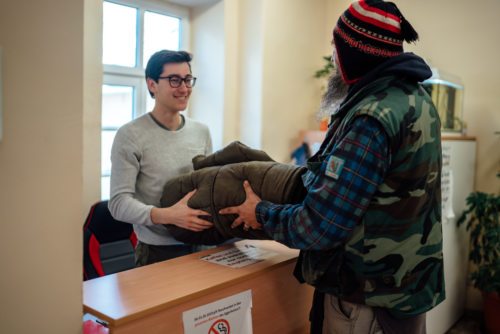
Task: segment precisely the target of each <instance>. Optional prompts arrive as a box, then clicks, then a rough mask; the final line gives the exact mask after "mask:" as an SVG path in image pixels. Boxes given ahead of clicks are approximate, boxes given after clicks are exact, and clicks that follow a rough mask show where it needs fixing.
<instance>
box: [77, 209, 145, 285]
mask: <svg viewBox="0 0 500 334" xmlns="http://www.w3.org/2000/svg"><path fill="white" fill-rule="evenodd" d="M136 244H137V237H136V235H135V233H134V229H133V227H132V224H128V223H124V222H121V221H118V220H116V219H114V218H113V217H112V216H111V213H110V212H109V209H108V201H101V202H98V203H96V204H94V205H92V207H91V208H90V212H89V214H88V216H87V219H86V221H85V224H84V225H83V279H84V280H89V279H92V278H96V277H100V276H104V275H108V274H113V273H117V272H120V271H124V270H127V269H131V268H134V267H135V261H134V249H135V245H136Z"/></svg>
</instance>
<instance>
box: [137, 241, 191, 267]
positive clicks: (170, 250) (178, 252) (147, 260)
mask: <svg viewBox="0 0 500 334" xmlns="http://www.w3.org/2000/svg"><path fill="white" fill-rule="evenodd" d="M194 251H195V247H194V246H192V245H169V246H156V245H148V244H145V243H143V242H140V241H139V242H137V246H136V247H135V266H136V267H142V266H145V265H148V264H152V263H156V262H161V261H165V260H170V259H173V258H176V257H179V256H183V255H187V254H191V253H193V252H194Z"/></svg>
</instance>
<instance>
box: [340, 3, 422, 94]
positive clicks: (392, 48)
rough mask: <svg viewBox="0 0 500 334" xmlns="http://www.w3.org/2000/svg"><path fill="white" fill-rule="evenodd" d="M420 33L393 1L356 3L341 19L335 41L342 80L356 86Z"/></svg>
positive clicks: (414, 39) (397, 53) (399, 52)
mask: <svg viewBox="0 0 500 334" xmlns="http://www.w3.org/2000/svg"><path fill="white" fill-rule="evenodd" d="M417 39H418V34H417V32H416V31H415V30H414V29H413V27H412V26H411V25H410V23H409V22H408V21H406V19H405V18H404V17H403V15H402V14H401V12H400V11H399V9H398V7H396V5H395V4H394V3H392V2H385V1H382V0H359V1H354V2H353V3H352V4H351V5H350V6H349V8H348V9H347V10H346V11H345V12H344V13H343V14H342V15H341V16H340V18H339V20H338V22H337V25H336V26H335V28H334V30H333V42H334V44H335V49H336V52H337V60H338V63H339V67H340V72H341V74H342V78H343V79H344V81H345V82H346V83H347V84H349V85H350V84H353V83H355V82H356V81H358V80H359V79H360V78H362V77H363V76H364V75H365V74H366V73H368V72H369V71H370V70H372V69H374V68H375V67H377V66H378V65H380V64H381V63H383V62H384V61H386V60H387V59H389V58H391V57H395V56H397V55H399V54H401V53H402V52H403V41H406V42H414V41H416V40H417Z"/></svg>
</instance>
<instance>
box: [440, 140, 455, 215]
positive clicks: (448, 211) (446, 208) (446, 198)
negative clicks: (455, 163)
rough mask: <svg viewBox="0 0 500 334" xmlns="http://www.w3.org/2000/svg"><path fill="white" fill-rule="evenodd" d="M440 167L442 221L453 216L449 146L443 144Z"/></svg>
mask: <svg viewBox="0 0 500 334" xmlns="http://www.w3.org/2000/svg"><path fill="white" fill-rule="evenodd" d="M442 152H443V158H442V161H443V166H442V169H441V210H442V221H443V223H446V222H448V220H449V219H453V218H455V212H454V211H453V170H452V169H451V147H450V146H447V145H443V147H442Z"/></svg>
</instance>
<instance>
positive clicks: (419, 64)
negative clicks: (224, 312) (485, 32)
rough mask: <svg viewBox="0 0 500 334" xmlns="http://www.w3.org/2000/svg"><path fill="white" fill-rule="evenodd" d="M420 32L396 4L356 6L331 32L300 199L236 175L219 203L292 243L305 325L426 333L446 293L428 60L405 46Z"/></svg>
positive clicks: (436, 126)
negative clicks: (240, 192) (318, 128)
mask: <svg viewBox="0 0 500 334" xmlns="http://www.w3.org/2000/svg"><path fill="white" fill-rule="evenodd" d="M417 39H418V34H417V33H416V31H415V30H414V29H413V27H412V26H411V25H410V23H409V22H408V21H407V20H406V19H405V18H404V17H403V15H402V14H401V12H400V11H399V9H398V8H397V6H396V5H395V4H393V3H390V2H384V1H381V0H361V1H355V2H353V3H352V4H351V5H350V6H349V8H348V9H347V10H346V11H345V12H344V13H343V14H342V15H341V16H340V18H339V20H338V22H337V24H336V26H335V28H334V30H333V43H332V44H333V46H334V50H333V55H332V61H333V62H334V65H335V67H336V69H337V73H336V75H334V77H333V78H332V79H331V80H330V84H329V88H328V91H327V93H326V94H325V97H324V100H323V103H322V111H323V112H327V113H329V114H331V121H330V125H329V128H328V132H327V134H326V138H325V140H324V141H323V143H322V145H321V147H320V149H319V151H318V152H317V153H316V154H315V155H314V156H313V157H311V158H310V159H309V160H308V163H307V167H308V171H307V172H306V174H305V175H304V177H303V182H304V186H305V188H306V189H307V195H306V196H305V199H304V200H303V202H302V203H299V204H285V205H283V204H280V205H278V204H274V203H270V202H268V201H265V200H261V199H260V198H259V197H258V196H257V195H256V194H255V193H254V192H253V191H252V188H251V186H250V184H249V183H248V182H247V181H245V182H244V188H245V191H246V200H245V202H244V203H243V204H241V205H240V206H235V207H229V208H225V209H223V210H221V211H220V213H222V214H236V215H238V218H236V220H235V221H234V223H233V226H235V227H236V226H239V225H241V224H244V226H245V228H247V229H249V228H250V229H263V230H264V231H265V232H266V233H267V234H268V235H269V236H271V238H273V239H274V240H276V241H278V242H281V243H283V244H285V245H287V246H289V247H292V248H297V249H300V250H301V253H300V257H299V261H298V264H297V268H296V272H295V274H296V276H297V277H298V278H299V279H300V280H301V281H305V282H307V283H308V284H311V285H312V286H314V287H315V294H314V300H313V307H312V310H311V320H312V321H311V333H363V334H364V333H386V334H391V333H398V334H399V333H405V334H410V333H419V334H420V333H425V313H426V312H427V311H429V310H430V309H432V308H433V307H435V306H436V305H438V304H439V303H440V302H441V301H443V300H444V298H445V293H444V291H445V290H444V278H443V256H442V230H441V135H440V121H439V117H438V113H437V112H436V108H435V106H434V105H433V103H432V101H431V98H430V97H429V95H428V94H427V93H426V92H425V90H424V89H423V88H422V86H421V85H420V82H422V81H423V80H425V79H427V78H429V77H430V76H431V70H430V68H429V67H428V65H427V64H426V63H425V62H424V61H423V60H422V59H421V58H420V57H418V56H416V55H414V54H412V53H406V52H404V51H403V41H406V42H415V41H416V40H417Z"/></svg>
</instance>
